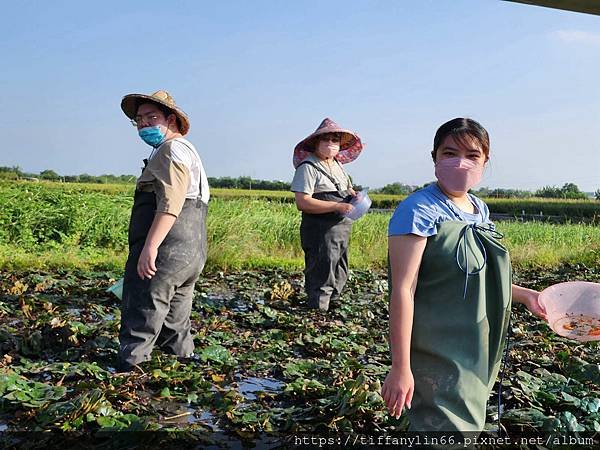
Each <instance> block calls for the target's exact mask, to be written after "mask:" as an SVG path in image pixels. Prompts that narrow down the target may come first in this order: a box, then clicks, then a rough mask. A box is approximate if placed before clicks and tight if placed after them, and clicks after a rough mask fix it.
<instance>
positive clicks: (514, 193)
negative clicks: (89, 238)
mask: <svg viewBox="0 0 600 450" xmlns="http://www.w3.org/2000/svg"><path fill="white" fill-rule="evenodd" d="M0 179H5V180H7V179H8V180H19V179H30V180H34V181H35V180H48V181H62V182H66V183H99V184H129V183H133V182H135V180H136V176H135V175H112V174H104V175H89V174H87V173H83V174H80V175H60V174H58V173H57V172H55V171H54V170H51V169H47V170H42V171H41V172H40V173H39V174H36V173H28V172H23V171H22V170H21V168H20V167H18V166H13V167H0ZM208 183H209V185H210V186H211V187H215V188H224V189H250V190H252V189H258V190H267V191H289V190H290V183H289V182H287V181H281V180H278V181H269V180H257V179H254V178H251V177H248V176H241V177H208ZM427 184H429V183H427ZM427 184H425V185H423V186H414V185H409V184H404V183H400V182H395V183H391V184H386V185H385V186H384V187H382V188H377V189H372V190H371V192H373V193H377V194H388V195H408V194H410V193H412V192H414V191H416V190H418V189H421V188H422V187H424V186H426V185H427ZM356 187H357V188H358V189H360V187H359V186H356ZM471 192H472V193H473V194H475V195H477V196H478V197H486V198H489V197H495V198H529V197H542V198H562V199H586V198H587V195H586V194H585V193H584V192H582V191H581V190H580V189H579V187H578V186H577V185H576V184H574V183H565V184H564V185H563V186H562V187H558V186H544V187H543V188H541V189H538V190H536V191H527V190H520V189H503V188H494V189H492V188H488V187H482V188H479V189H476V190H473V191H471ZM595 197H596V200H600V189H598V190H596V192H595Z"/></svg>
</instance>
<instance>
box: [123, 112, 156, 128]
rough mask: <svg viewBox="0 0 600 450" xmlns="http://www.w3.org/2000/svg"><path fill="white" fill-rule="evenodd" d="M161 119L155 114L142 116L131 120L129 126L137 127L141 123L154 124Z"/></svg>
mask: <svg viewBox="0 0 600 450" xmlns="http://www.w3.org/2000/svg"><path fill="white" fill-rule="evenodd" d="M160 119H161V117H160V116H159V115H156V114H145V115H143V116H135V119H131V120H130V122H131V125H133V126H134V127H138V126H139V125H140V124H142V123H148V124H150V125H154V124H156V123H157V122H158V121H159V120H160Z"/></svg>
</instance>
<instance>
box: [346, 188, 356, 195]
mask: <svg viewBox="0 0 600 450" xmlns="http://www.w3.org/2000/svg"><path fill="white" fill-rule="evenodd" d="M348 193H349V194H350V195H351V196H352V197H356V191H355V190H354V189H353V188H348Z"/></svg>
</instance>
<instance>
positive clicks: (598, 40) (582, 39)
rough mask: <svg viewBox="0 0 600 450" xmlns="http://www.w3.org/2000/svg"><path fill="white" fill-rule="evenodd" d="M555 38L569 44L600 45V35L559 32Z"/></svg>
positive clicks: (583, 32)
mask: <svg viewBox="0 0 600 450" xmlns="http://www.w3.org/2000/svg"><path fill="white" fill-rule="evenodd" d="M554 36H555V37H557V38H558V39H559V40H560V41H562V42H566V43H569V44H586V45H600V33H592V32H590V31H579V30H559V31H556V32H554Z"/></svg>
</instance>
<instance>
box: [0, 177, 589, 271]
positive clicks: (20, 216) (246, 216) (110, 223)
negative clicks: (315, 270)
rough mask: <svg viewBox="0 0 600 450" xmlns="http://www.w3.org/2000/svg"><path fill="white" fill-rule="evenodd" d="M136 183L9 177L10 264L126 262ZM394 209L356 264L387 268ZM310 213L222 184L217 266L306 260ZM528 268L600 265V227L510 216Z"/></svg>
mask: <svg viewBox="0 0 600 450" xmlns="http://www.w3.org/2000/svg"><path fill="white" fill-rule="evenodd" d="M131 204H132V197H131V190H130V189H124V188H123V187H122V186H119V185H112V186H111V185H98V186H91V187H89V186H86V185H67V184H59V183H55V184H49V185H46V184H45V183H44V184H27V183H17V184H0V211H1V213H0V267H5V268H9V267H10V268H27V267H29V268H42V267H56V268H59V267H63V268H64V267H90V268H116V267H122V265H123V263H124V259H125V257H126V253H127V225H128V221H129V213H130V208H131ZM390 214H391V213H371V214H368V215H367V216H365V217H364V218H362V219H361V220H359V221H357V222H356V223H355V224H354V227H353V233H352V238H351V250H350V264H351V266H352V267H355V268H362V269H365V268H382V267H384V266H385V264H386V255H387V223H388V221H389V218H390ZM299 224H300V213H299V212H298V211H297V209H296V208H295V206H294V204H292V203H288V202H279V201H273V200H266V199H262V198H253V197H252V196H248V197H245V198H226V197H225V198H224V197H222V196H220V195H219V193H217V195H215V196H214V198H213V199H212V200H211V202H210V207H209V215H208V224H207V227H208V241H209V259H208V263H207V269H208V270H224V269H240V268H259V267H283V268H295V269H297V268H300V267H302V264H303V253H302V249H301V247H300V239H299V231H298V230H299ZM497 225H498V229H499V230H500V231H501V232H502V233H504V235H505V238H504V240H503V242H504V243H505V245H506V246H507V247H508V248H509V250H510V252H511V254H512V258H513V263H514V264H515V265H516V266H518V267H534V266H543V267H548V266H557V265H560V264H563V263H583V264H586V265H598V264H599V261H600V228H599V227H597V226H594V225H585V224H577V223H572V224H563V225H554V224H548V223H539V222H529V223H519V222H500V223H498V224H497Z"/></svg>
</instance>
